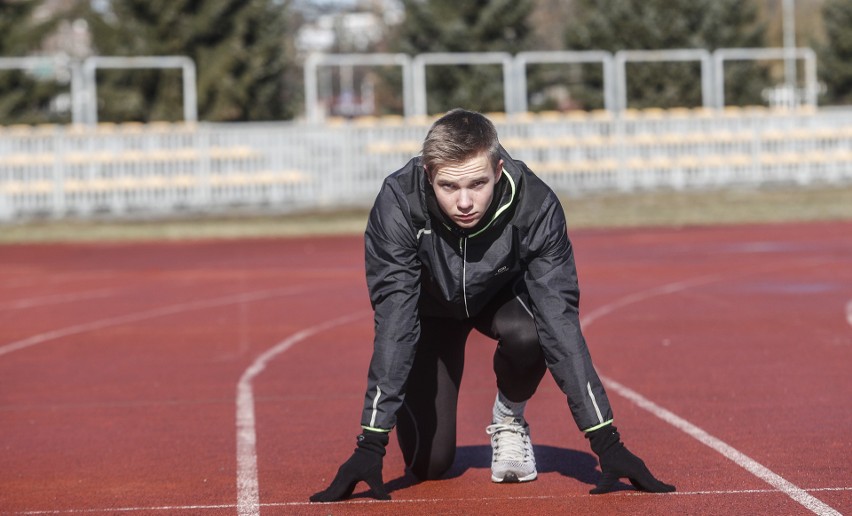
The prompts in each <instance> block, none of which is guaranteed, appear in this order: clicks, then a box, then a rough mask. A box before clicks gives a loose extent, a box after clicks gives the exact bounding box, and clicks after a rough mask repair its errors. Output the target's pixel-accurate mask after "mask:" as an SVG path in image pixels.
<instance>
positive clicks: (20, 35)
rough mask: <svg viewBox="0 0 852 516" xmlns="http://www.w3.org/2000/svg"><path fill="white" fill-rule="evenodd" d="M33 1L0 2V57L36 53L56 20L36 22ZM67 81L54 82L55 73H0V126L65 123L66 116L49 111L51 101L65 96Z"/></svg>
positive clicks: (36, 4)
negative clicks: (34, 51) (61, 95)
mask: <svg viewBox="0 0 852 516" xmlns="http://www.w3.org/2000/svg"><path fill="white" fill-rule="evenodd" d="M38 4H39V2H37V1H35V0H22V1H16V2H12V1H0V56H2V57H25V56H27V55H28V54H30V53H31V52H32V51H33V50H35V49H36V48H37V47H38V45H39V44H40V43H41V41H42V39H43V38H44V37H45V36H46V35H47V33H48V32H49V31H50V30H52V29H53V27H55V20H46V21H43V22H35V21H34V20H33V17H32V15H33V11H34V10H35V9H36V7H38ZM68 81H69V78H67V77H66V78H64V80H63V83H62V84H60V83H59V82H58V81H57V77H56V71H55V70H43V71H41V73H39V71H35V72H33V71H23V70H2V71H0V124H14V123H45V122H65V121H67V118H68V117H67V115H59V114H56V113H52V112H51V111H50V109H49V108H50V101H51V100H52V99H53V98H55V97H56V95H58V94H60V93H62V92H63V91H65V92H68Z"/></svg>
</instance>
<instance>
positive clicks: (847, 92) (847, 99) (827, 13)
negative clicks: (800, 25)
mask: <svg viewBox="0 0 852 516" xmlns="http://www.w3.org/2000/svg"><path fill="white" fill-rule="evenodd" d="M822 16H823V23H824V25H825V32H826V40H827V44H826V45H825V46H824V47H822V48H821V49H820V56H819V57H820V59H819V67H818V70H819V74H820V79H821V80H822V81H823V82H824V83H825V85H826V90H827V91H826V101H827V102H828V103H829V104H852V29H850V27H852V0H828V1H827V2H826V3H825V4H823V8H822Z"/></svg>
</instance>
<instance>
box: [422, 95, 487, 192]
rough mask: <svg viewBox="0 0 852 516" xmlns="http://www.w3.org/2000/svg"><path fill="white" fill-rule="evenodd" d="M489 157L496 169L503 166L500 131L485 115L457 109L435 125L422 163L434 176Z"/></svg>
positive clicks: (427, 136) (428, 138)
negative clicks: (469, 160)
mask: <svg viewBox="0 0 852 516" xmlns="http://www.w3.org/2000/svg"><path fill="white" fill-rule="evenodd" d="M483 152H484V153H486V155H487V156H488V161H489V162H490V163H491V166H492V167H493V168H495V169H496V168H497V164H498V163H499V162H500V142H499V140H498V139H497V129H496V128H495V127H494V124H493V123H491V120H488V118H486V117H485V115H483V114H482V113H477V112H476V111H468V110H466V109H461V108H456V109H453V110H452V111H449V112H447V113H446V114H445V115H444V116H442V117H441V118H439V119H438V120H436V121H435V123H434V124H432V127H431V128H430V129H429V132H428V133H427V134H426V139H425V140H424V141H423V150H422V152H421V156H422V157H421V160H422V162H423V166H425V167H426V171H427V172H428V173H429V175H430V176H433V175H434V174H435V172H436V171H437V170H438V169H440V168H441V167H444V166H446V165H457V164H459V163H462V162H464V161H467V160H468V159H470V158H472V157H474V156H477V155H479V154H482V153H483Z"/></svg>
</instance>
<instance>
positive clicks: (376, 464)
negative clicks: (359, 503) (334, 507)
mask: <svg viewBox="0 0 852 516" xmlns="http://www.w3.org/2000/svg"><path fill="white" fill-rule="evenodd" d="M387 444H388V434H387V433H385V432H372V431H370V430H364V433H362V434H361V435H359V436H358V447H357V448H355V453H353V454H352V456H351V457H349V460H347V461H346V462H344V463H343V465H342V466H340V469H338V470H337V475H336V476H335V477H334V480H332V481H331V485H330V486H328V488H327V489H326V490H324V491H320V492H319V493H315V494H314V495H313V496H311V501H312V502H336V501H338V500H343V499H345V498H349V496H350V495H351V494H352V491H354V490H355V485H356V484H358V482H360V481H362V480H363V481H364V482H366V483H367V485H368V486H369V487H370V489H372V490H373V494H374V495H375V497H376V498H377V499H379V500H390V495H389V494H388V492H387V491H386V490H385V485H384V482H383V481H382V463H383V460H384V456H385V446H387Z"/></svg>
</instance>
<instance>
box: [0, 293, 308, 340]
mask: <svg viewBox="0 0 852 516" xmlns="http://www.w3.org/2000/svg"><path fill="white" fill-rule="evenodd" d="M307 291H316V286H311V285H305V286H300V287H288V288H281V289H273V290H259V291H256V292H244V293H242V294H234V295H230V296H224V297H218V298H214V299H205V300H203V301H193V302H190V303H180V304H176V305H170V306H164V307H160V308H155V309H153V310H145V311H142V312H133V313H129V314H125V315H119V316H116V317H108V318H105V319H98V320H96V321H91V322H87V323H82V324H75V325H73V326H66V327H65V328H59V329H56V330H51V331H48V332H44V333H39V334H37V335H32V336H30V337H27V338H25V339H21V340H18V341H15V342H10V343H9V344H5V345H3V346H0V356H3V355H6V354H8V353H12V352H13V351H18V350H21V349H25V348H29V347H31V346H35V345H36V344H41V343H43V342H48V341H51V340H55V339H59V338H62V337H67V336H69V335H77V334H80V333H85V332H89V331H94V330H100V329H103V328H108V327H110V326H117V325H120V324H127V323H132V322H138V321H144V320H146V319H153V318H155V317H163V316H165V315H174V314H178V313H182V312H189V311H192V310H201V309H204V308H213V307H216V306H226V305H230V304H234V303H244V302H247V301H259V300H261V299H269V298H273V297H279V296H288V295H293V294H300V293H302V292H307Z"/></svg>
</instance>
